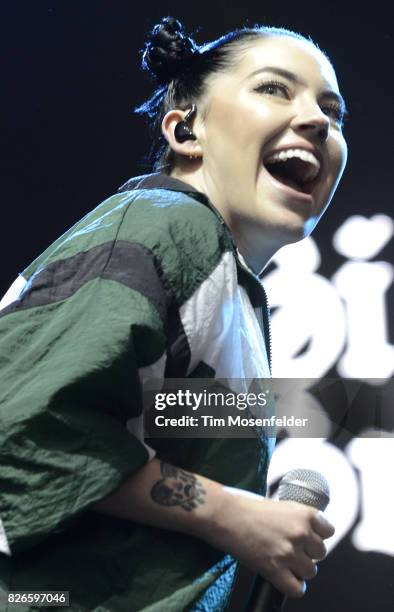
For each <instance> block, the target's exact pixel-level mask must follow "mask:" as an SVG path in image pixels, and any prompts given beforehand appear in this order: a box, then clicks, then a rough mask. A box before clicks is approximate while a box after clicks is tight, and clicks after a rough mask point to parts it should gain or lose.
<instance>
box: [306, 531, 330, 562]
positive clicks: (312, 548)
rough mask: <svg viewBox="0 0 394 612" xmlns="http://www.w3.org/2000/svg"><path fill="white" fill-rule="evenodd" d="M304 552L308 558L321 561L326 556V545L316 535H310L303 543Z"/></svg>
mask: <svg viewBox="0 0 394 612" xmlns="http://www.w3.org/2000/svg"><path fill="white" fill-rule="evenodd" d="M304 550H305V553H306V554H307V555H308V557H309V558H310V559H316V561H323V559H325V558H326V556H327V547H326V545H325V544H324V542H323V540H322V539H321V538H320V536H318V535H315V534H314V535H312V536H311V537H310V538H309V539H308V541H307V542H305V545H304Z"/></svg>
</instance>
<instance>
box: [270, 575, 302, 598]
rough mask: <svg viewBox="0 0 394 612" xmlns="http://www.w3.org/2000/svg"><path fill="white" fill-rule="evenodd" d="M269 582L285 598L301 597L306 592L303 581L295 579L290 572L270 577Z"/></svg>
mask: <svg viewBox="0 0 394 612" xmlns="http://www.w3.org/2000/svg"><path fill="white" fill-rule="evenodd" d="M270 582H271V583H272V584H273V585H274V587H275V588H277V589H278V591H280V592H281V593H283V594H284V595H286V596H287V597H297V598H299V597H302V596H303V595H304V594H305V591H306V583H305V580H302V579H300V578H297V576H295V575H294V574H293V573H292V572H291V571H290V570H287V569H286V570H282V571H281V572H280V573H278V574H277V575H275V576H270Z"/></svg>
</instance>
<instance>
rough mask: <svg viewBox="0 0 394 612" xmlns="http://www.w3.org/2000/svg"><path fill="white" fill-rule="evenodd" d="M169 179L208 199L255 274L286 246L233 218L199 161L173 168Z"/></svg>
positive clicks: (242, 220)
mask: <svg viewBox="0 0 394 612" xmlns="http://www.w3.org/2000/svg"><path fill="white" fill-rule="evenodd" d="M170 176H172V177H173V178H177V179H179V180H180V181H183V182H185V183H188V184H189V185H191V186H192V187H194V188H195V189H197V190H198V191H200V192H201V193H204V194H205V195H206V196H207V197H208V198H209V200H210V202H211V203H212V205H213V206H214V207H215V208H216V210H217V211H218V212H219V213H220V214H221V216H222V217H223V219H224V221H225V223H226V225H227V227H228V228H229V230H230V232H231V234H232V236H233V239H234V242H235V244H236V246H237V249H238V251H239V252H240V253H241V255H242V257H243V258H244V259H245V261H246V263H247V264H248V266H249V267H250V268H251V269H252V270H253V271H254V272H255V273H256V274H259V273H260V272H262V270H264V268H265V267H266V266H267V265H268V263H269V261H270V260H271V259H272V257H273V256H274V255H275V253H276V252H277V251H278V250H279V249H280V248H281V247H282V246H284V244H286V242H283V241H281V239H280V237H279V236H277V237H276V236H273V235H272V232H271V231H270V228H266V229H264V228H261V227H256V224H255V223H249V222H248V221H245V220H244V219H239V218H236V217H234V216H232V215H231V214H230V212H229V211H228V209H227V207H226V206H225V204H224V203H222V202H221V201H220V198H219V197H217V196H216V195H215V186H214V185H213V184H210V182H209V181H208V180H207V179H206V178H205V177H204V174H203V172H202V164H201V162H200V160H190V162H189V163H184V164H182V165H181V166H177V167H175V168H173V169H172V171H171V172H170Z"/></svg>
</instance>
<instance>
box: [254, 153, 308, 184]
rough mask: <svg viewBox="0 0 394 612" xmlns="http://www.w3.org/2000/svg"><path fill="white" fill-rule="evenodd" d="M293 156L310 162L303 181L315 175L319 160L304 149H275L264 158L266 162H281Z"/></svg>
mask: <svg viewBox="0 0 394 612" xmlns="http://www.w3.org/2000/svg"><path fill="white" fill-rule="evenodd" d="M293 157H298V159H302V161H304V162H307V163H308V164H311V165H310V168H309V171H308V173H307V174H306V176H305V179H304V180H305V181H310V180H312V179H314V178H315V177H316V176H317V174H318V172H319V170H320V162H319V160H318V159H317V157H316V156H315V155H313V153H311V152H310V151H305V149H286V150H285V151H277V152H276V153H274V154H273V155H271V156H270V157H269V158H268V159H267V160H266V163H271V164H272V163H275V162H279V161H281V162H282V161H286V160H287V159H292V158H293Z"/></svg>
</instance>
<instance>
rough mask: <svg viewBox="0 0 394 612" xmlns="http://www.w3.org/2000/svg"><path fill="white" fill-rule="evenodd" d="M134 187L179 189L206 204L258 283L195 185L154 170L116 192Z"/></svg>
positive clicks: (122, 186)
mask: <svg viewBox="0 0 394 612" xmlns="http://www.w3.org/2000/svg"><path fill="white" fill-rule="evenodd" d="M134 189H168V190H169V191H180V192H182V193H185V194H187V195H190V196H191V197H192V198H194V199H196V200H198V201H199V202H202V203H203V204H205V205H206V206H208V208H210V209H211V210H212V212H214V213H215V215H216V216H217V217H218V219H219V221H220V222H221V224H222V225H223V226H224V227H225V228H226V230H227V232H228V234H229V236H230V238H231V242H232V245H233V249H234V254H235V257H236V260H237V263H238V266H240V267H241V268H242V269H243V270H244V271H246V272H248V273H249V274H250V275H252V276H253V277H254V278H255V279H257V280H258V281H259V283H260V280H259V275H258V274H256V273H255V272H254V271H253V270H252V269H251V268H250V267H249V266H248V264H247V263H246V261H245V259H244V258H243V256H242V255H241V253H240V252H239V251H238V248H237V245H236V244H235V241H234V238H233V236H232V233H231V231H230V229H229V227H228V226H227V225H226V222H225V221H224V219H223V217H222V215H221V214H220V212H219V211H218V210H217V208H215V207H214V205H213V204H212V202H211V201H210V200H209V198H208V197H207V196H206V195H205V194H204V193H202V192H201V191H198V190H197V189H196V188H195V187H193V186H192V185H190V184H189V183H185V182H184V181H180V180H179V179H177V178H174V177H172V176H169V175H168V174H164V173H162V172H155V173H152V174H142V175H141V176H135V177H132V178H130V179H129V180H128V181H126V183H123V185H121V186H120V187H119V189H118V192H119V193H120V192H123V191H133V190H134Z"/></svg>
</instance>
